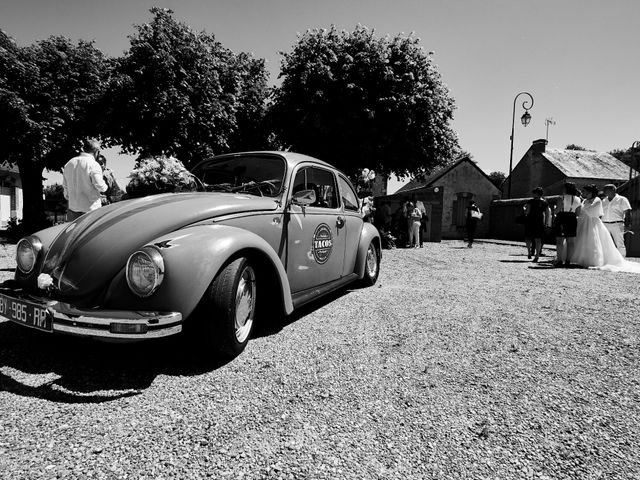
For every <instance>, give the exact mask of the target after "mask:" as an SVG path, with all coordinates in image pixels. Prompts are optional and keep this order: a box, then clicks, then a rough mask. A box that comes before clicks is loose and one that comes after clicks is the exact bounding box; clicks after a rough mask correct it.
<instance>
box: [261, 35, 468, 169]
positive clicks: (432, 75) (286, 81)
mask: <svg viewBox="0 0 640 480" xmlns="http://www.w3.org/2000/svg"><path fill="white" fill-rule="evenodd" d="M282 55H283V59H282V66H281V73H280V77H281V78H282V84H281V85H280V87H279V88H277V89H275V91H274V94H273V105H272V108H271V110H270V117H271V120H272V123H273V127H274V130H275V134H276V136H277V137H278V140H279V141H280V142H281V143H282V144H284V145H285V146H287V147H289V148H291V149H294V150H296V151H300V152H302V153H307V154H310V155H314V156H317V157H319V158H322V159H325V160H327V161H329V162H331V163H333V164H334V165H336V166H337V167H339V168H341V169H342V170H344V171H345V172H346V173H347V174H349V175H353V174H355V173H356V172H357V170H358V169H359V168H364V167H367V168H372V169H374V170H375V171H376V172H378V173H379V174H383V175H389V174H390V173H395V174H396V175H398V176H401V177H403V176H407V175H410V174H411V175H420V174H424V173H425V172H428V171H430V170H431V169H433V168H435V167H438V166H441V165H444V164H447V163H448V162H450V161H451V159H452V158H453V157H455V155H456V154H457V151H458V141H457V136H456V134H455V133H454V132H453V130H452V128H451V125H450V122H451V120H452V118H453V110H454V101H453V99H452V98H451V96H450V93H449V90H448V89H447V87H446V86H445V84H444V83H443V82H442V79H441V77H440V74H439V73H438V71H437V69H436V66H435V65H434V63H433V61H432V59H431V56H430V54H426V53H425V52H424V51H423V49H422V47H421V46H420V41H419V39H418V38H416V37H414V36H412V35H410V36H404V35H398V36H396V37H394V38H388V37H385V38H378V37H376V36H375V35H374V32H373V31H370V30H369V29H367V28H366V27H362V26H358V27H356V28H355V30H354V31H352V32H347V31H341V32H340V31H338V30H337V29H336V28H335V27H331V28H330V29H329V30H310V31H307V32H306V33H305V34H303V35H301V36H300V37H299V38H298V41H297V43H296V44H295V45H294V46H293V49H292V50H291V51H290V52H288V53H282Z"/></svg>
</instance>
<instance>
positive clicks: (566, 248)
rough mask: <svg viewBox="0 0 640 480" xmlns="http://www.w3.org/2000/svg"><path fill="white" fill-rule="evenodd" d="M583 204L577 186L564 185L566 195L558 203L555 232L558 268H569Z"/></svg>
mask: <svg viewBox="0 0 640 480" xmlns="http://www.w3.org/2000/svg"><path fill="white" fill-rule="evenodd" d="M581 205H582V202H581V200H580V197H578V189H577V188H576V184H575V183H572V182H567V183H565V184H564V194H563V195H561V196H560V197H559V198H558V200H557V203H556V218H555V221H554V226H553V231H554V235H555V237H556V251H557V256H556V261H555V262H554V266H556V267H562V266H564V267H568V266H569V265H570V262H569V259H570V258H571V256H572V253H573V247H574V243H575V238H576V229H577V227H578V217H577V215H576V211H577V210H579V209H580V206H581Z"/></svg>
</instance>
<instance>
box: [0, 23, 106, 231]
mask: <svg viewBox="0 0 640 480" xmlns="http://www.w3.org/2000/svg"><path fill="white" fill-rule="evenodd" d="M107 75H108V65H107V61H106V59H105V57H104V56H103V55H102V53H101V52H100V51H99V50H97V49H96V48H95V47H94V46H93V44H91V43H89V42H84V41H80V42H77V43H74V42H72V41H71V40H69V39H68V38H65V37H51V38H49V39H47V40H43V41H40V42H37V43H35V44H33V45H31V46H27V47H20V46H18V45H17V44H16V43H15V41H14V40H13V39H11V38H10V37H9V36H7V35H6V34H5V33H4V32H2V31H0V137H1V138H2V139H3V145H2V149H0V159H1V160H6V161H8V162H9V163H11V164H16V165H17V166H18V169H19V171H20V177H21V180H22V190H23V200H24V207H23V216H24V221H23V224H24V227H25V231H26V232H27V233H29V232H32V231H35V230H38V229H39V228H41V227H42V226H44V225H45V224H46V220H45V214H44V204H43V199H42V192H43V190H42V171H43V169H44V168H47V169H49V170H60V169H61V168H62V167H63V166H64V164H65V163H66V162H67V161H68V160H69V159H70V158H71V157H72V156H73V155H74V154H75V153H76V152H77V147H78V146H79V142H80V141H81V139H82V138H84V137H87V136H94V135H96V133H97V128H98V127H97V125H98V111H97V110H96V108H95V107H96V104H97V100H98V99H99V98H100V96H101V95H102V92H103V80H104V78H105V77H106V76H107Z"/></svg>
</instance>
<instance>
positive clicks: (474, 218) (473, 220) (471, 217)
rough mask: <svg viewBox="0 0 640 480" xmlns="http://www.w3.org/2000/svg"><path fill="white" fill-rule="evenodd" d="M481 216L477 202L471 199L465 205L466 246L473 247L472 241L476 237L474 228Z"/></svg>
mask: <svg viewBox="0 0 640 480" xmlns="http://www.w3.org/2000/svg"><path fill="white" fill-rule="evenodd" d="M481 218H482V213H481V212H480V208H479V207H478V204H477V203H476V202H474V201H473V200H471V201H470V202H469V205H468V206H467V222H466V223H467V239H468V241H469V243H468V245H467V247H469V248H473V241H474V240H475V237H476V229H477V228H478V222H479V221H480V219H481Z"/></svg>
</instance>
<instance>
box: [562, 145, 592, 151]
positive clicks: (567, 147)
mask: <svg viewBox="0 0 640 480" xmlns="http://www.w3.org/2000/svg"><path fill="white" fill-rule="evenodd" d="M564 149H565V150H578V151H580V152H595V150H591V149H589V148H586V147H583V146H581V145H576V144H575V143H570V144H569V145H567V146H566V147H564Z"/></svg>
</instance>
